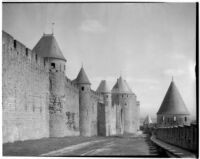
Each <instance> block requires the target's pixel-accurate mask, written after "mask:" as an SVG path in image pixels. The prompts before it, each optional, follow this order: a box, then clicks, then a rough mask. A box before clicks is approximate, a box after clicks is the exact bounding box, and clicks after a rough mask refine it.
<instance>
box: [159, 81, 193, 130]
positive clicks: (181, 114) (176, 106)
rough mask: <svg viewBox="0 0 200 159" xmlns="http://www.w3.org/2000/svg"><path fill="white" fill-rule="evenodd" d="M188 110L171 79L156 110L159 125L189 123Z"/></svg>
mask: <svg viewBox="0 0 200 159" xmlns="http://www.w3.org/2000/svg"><path fill="white" fill-rule="evenodd" d="M188 117H189V111H188V109H187V107H186V106H185V103H184V101H183V99H182V97H181V95H180V93H179V91H178V89H177V87H176V85H175V82H174V81H173V80H172V81H171V84H170V86H169V88H168V90H167V93H166V95H165V97H164V100H163V102H162V104H161V106H160V109H159V110H158V112H157V124H158V126H159V127H168V126H177V125H183V124H188V123H189V118H188Z"/></svg>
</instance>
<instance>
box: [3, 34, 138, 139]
mask: <svg viewBox="0 0 200 159" xmlns="http://www.w3.org/2000/svg"><path fill="white" fill-rule="evenodd" d="M2 41H3V42H2V44H3V46H2V48H3V54H2V56H3V83H2V86H3V95H2V97H3V104H2V105H3V122H4V127H5V128H4V129H3V135H4V141H3V142H4V143H5V142H13V141H17V140H26V139H37V138H42V137H64V136H77V135H83V136H93V135H95V136H96V135H100V134H101V133H102V132H100V129H101V130H103V131H106V133H104V132H103V134H105V135H106V136H109V135H110V134H109V133H108V132H109V131H110V132H111V134H112V135H115V134H117V131H116V127H115V125H116V122H117V121H116V119H117V116H116V112H117V111H118V110H117V108H116V107H113V109H111V110H110V109H108V108H110V107H111V104H112V103H111V102H112V98H111V92H110V91H109V90H108V89H106V91H105V92H106V93H105V94H101V93H100V92H101V91H98V92H97V91H94V90H92V89H91V87H90V86H91V83H90V81H89V79H88V77H87V75H86V73H85V71H84V69H83V67H82V68H81V70H80V72H79V74H78V76H77V78H76V79H75V80H74V81H72V80H71V79H69V78H68V77H67V76H66V75H65V71H66V67H65V66H66V65H65V64H66V59H65V57H64V55H63V54H62V51H61V50H60V48H59V46H58V44H57V42H56V39H55V37H54V36H52V35H44V36H43V37H42V38H41V39H40V40H39V42H38V43H37V44H36V46H35V47H34V49H33V50H31V49H29V48H28V47H26V46H25V45H24V44H22V43H21V42H20V41H18V40H16V39H14V38H13V37H12V36H11V35H10V34H8V33H6V32H4V31H3V40H2ZM50 46H51V47H50ZM104 90H105V89H104ZM107 92H110V93H108V94H107ZM130 94H132V93H130ZM120 96H122V97H123V98H124V99H126V98H127V99H128V100H127V101H128V102H127V104H130V103H131V104H135V103H136V98H131V97H133V96H134V94H133V96H132V95H130V96H131V97H130V98H129V94H120ZM120 104H121V103H120ZM109 111H110V112H109ZM118 112H120V111H118ZM134 112H136V113H138V111H137V110H135V111H134ZM27 114H28V115H27ZM105 116H106V120H105V119H104V117H105ZM108 116H112V117H113V120H112V121H109V120H108ZM134 117H135V118H138V117H137V116H136V115H134ZM130 120H131V119H130ZM134 120H135V119H134ZM24 121H26V122H24ZM135 121H136V120H135ZM100 123H101V128H97V126H98V125H100ZM109 124H110V126H111V127H109ZM135 125H136V124H135ZM135 127H136V126H135ZM27 129H28V131H27ZM15 130H17V132H19V134H17V133H15ZM36 131H37V132H38V133H35V132H36ZM135 131H136V130H131V132H135ZM13 132H14V133H13Z"/></svg>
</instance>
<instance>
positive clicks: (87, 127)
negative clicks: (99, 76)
mask: <svg viewBox="0 0 200 159" xmlns="http://www.w3.org/2000/svg"><path fill="white" fill-rule="evenodd" d="M74 83H76V84H77V85H78V87H79V126H80V135H81V136H91V113H92V112H91V104H90V92H91V87H90V85H91V83H90V81H89V79H88V77H87V75H86V73H85V70H84V68H83V66H82V67H81V70H80V72H79V74H78V76H77V78H76V79H75V80H74Z"/></svg>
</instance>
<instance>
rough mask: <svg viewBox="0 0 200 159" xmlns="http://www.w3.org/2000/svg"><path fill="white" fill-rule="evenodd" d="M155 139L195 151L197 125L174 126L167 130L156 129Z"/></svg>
mask: <svg viewBox="0 0 200 159" xmlns="http://www.w3.org/2000/svg"><path fill="white" fill-rule="evenodd" d="M155 131H156V137H157V138H158V139H160V140H162V141H164V142H167V143H170V144H173V145H176V146H179V147H181V148H185V149H188V150H190V151H194V152H196V151H197V142H198V140H197V139H198V134H197V125H196V124H191V125H190V126H187V125H185V126H176V127H169V128H157V129H155Z"/></svg>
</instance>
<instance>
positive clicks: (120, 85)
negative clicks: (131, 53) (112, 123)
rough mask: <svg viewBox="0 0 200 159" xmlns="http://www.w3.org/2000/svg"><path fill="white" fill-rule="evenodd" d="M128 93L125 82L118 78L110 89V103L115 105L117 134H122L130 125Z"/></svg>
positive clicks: (129, 92)
mask: <svg viewBox="0 0 200 159" xmlns="http://www.w3.org/2000/svg"><path fill="white" fill-rule="evenodd" d="M131 93H132V92H131V91H130V89H129V87H128V86H127V83H126V82H125V80H123V79H122V77H120V78H119V79H117V82H116V84H115V85H114V87H113V89H112V102H113V105H116V111H117V112H116V119H117V121H116V130H117V134H124V133H125V132H127V131H128V130H129V127H130V125H131V120H130V119H131V112H132V111H130V108H131V105H130V100H129V99H130V94H131Z"/></svg>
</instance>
